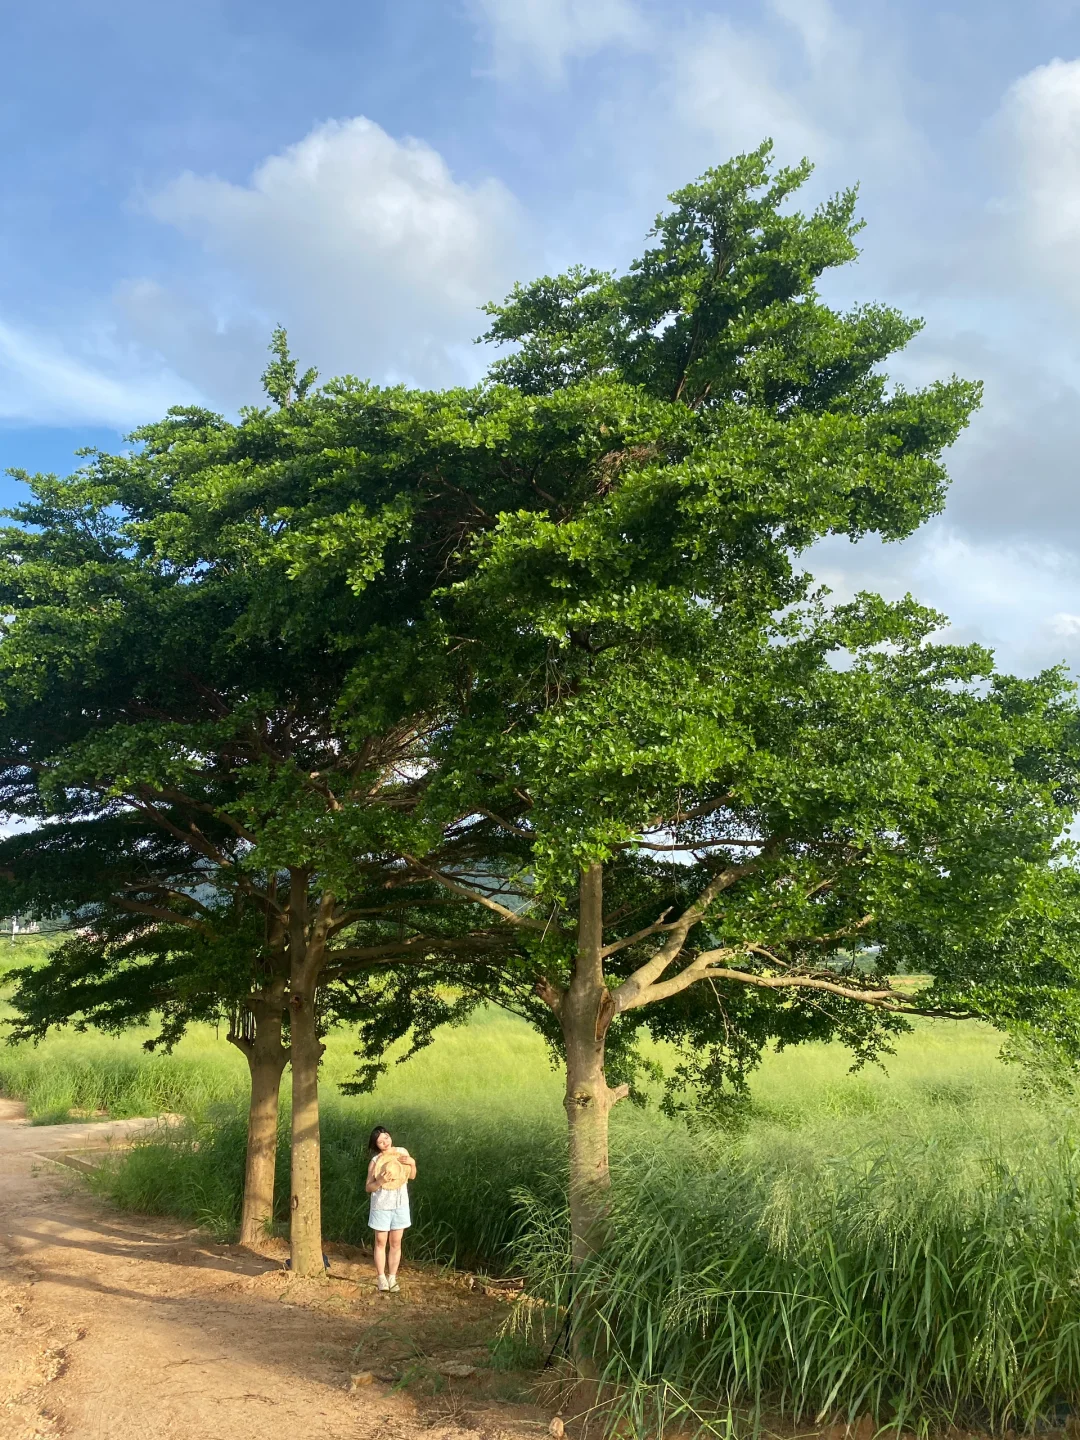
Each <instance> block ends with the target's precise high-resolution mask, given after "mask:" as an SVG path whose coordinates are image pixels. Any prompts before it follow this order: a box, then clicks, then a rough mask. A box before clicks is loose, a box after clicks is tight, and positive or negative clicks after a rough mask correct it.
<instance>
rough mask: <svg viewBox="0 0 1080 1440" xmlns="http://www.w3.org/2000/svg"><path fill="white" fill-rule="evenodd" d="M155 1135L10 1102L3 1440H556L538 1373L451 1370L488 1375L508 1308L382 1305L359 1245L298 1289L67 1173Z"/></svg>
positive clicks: (455, 1302)
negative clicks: (528, 1393)
mask: <svg viewBox="0 0 1080 1440" xmlns="http://www.w3.org/2000/svg"><path fill="white" fill-rule="evenodd" d="M143 1124H145V1122H140V1121H127V1122H118V1123H106V1124H92V1125H85V1124H79V1125H62V1126H47V1127H46V1126H41V1127H34V1126H30V1125H28V1124H27V1123H26V1121H25V1120H24V1119H23V1118H22V1111H21V1107H19V1106H17V1105H16V1104H14V1103H13V1102H11V1101H5V1100H0V1437H2V1440H31V1437H44V1436H50V1437H51V1436H60V1435H65V1436H72V1437H77V1440H159V1437H169V1440H219V1437H221V1440H226V1437H227V1440H235V1437H236V1436H237V1435H238V1434H244V1433H252V1432H253V1431H254V1432H256V1433H262V1434H264V1435H268V1436H269V1435H278V1434H291V1435H302V1436H303V1437H304V1440H345V1437H348V1440H368V1437H379V1440H418V1437H420V1436H424V1437H427V1440H481V1437H484V1440H524V1437H525V1436H529V1437H533V1440H535V1437H538V1436H546V1434H547V1433H548V1423H549V1421H550V1420H551V1417H552V1411H551V1409H538V1408H535V1407H533V1406H531V1405H526V1404H522V1403H521V1400H522V1398H523V1391H522V1383H523V1381H522V1377H514V1376H500V1375H497V1374H494V1373H493V1372H491V1371H490V1370H488V1369H485V1368H483V1366H482V1364H481V1367H480V1368H479V1369H478V1372H477V1373H476V1374H475V1375H472V1376H466V1377H463V1378H462V1377H459V1378H448V1377H446V1376H444V1375H442V1374H440V1367H445V1366H447V1365H449V1366H450V1367H451V1368H453V1366H454V1365H455V1364H456V1365H457V1366H458V1367H461V1366H467V1365H470V1364H476V1363H477V1362H482V1361H483V1359H484V1358H485V1356H486V1353H487V1352H486V1349H485V1341H486V1340H487V1339H488V1338H490V1337H491V1335H493V1334H494V1332H495V1330H496V1329H497V1326H498V1324H499V1321H500V1319H501V1318H502V1317H503V1316H504V1315H505V1312H506V1302H505V1301H504V1300H502V1299H500V1298H497V1297H493V1296H491V1295H487V1294H485V1293H483V1292H482V1291H481V1290H479V1289H476V1290H470V1289H469V1288H467V1287H466V1284H465V1282H464V1280H463V1279H462V1278H461V1277H447V1276H445V1275H442V1274H439V1273H436V1272H434V1271H427V1270H424V1269H418V1268H415V1267H410V1268H408V1269H407V1270H403V1272H402V1275H401V1284H402V1294H401V1295H400V1296H391V1297H384V1296H379V1295H377V1294H376V1293H375V1291H374V1289H373V1286H372V1283H371V1279H370V1273H371V1272H370V1263H369V1262H365V1261H364V1257H363V1256H362V1254H361V1252H358V1251H345V1250H341V1249H332V1250H331V1262H332V1264H331V1277H332V1278H331V1279H330V1280H329V1281H328V1282H326V1283H322V1282H312V1281H300V1280H292V1279H290V1278H289V1276H288V1275H287V1274H286V1273H285V1272H284V1270H283V1268H282V1266H281V1263H280V1259H279V1258H277V1257H275V1255H274V1254H272V1253H271V1254H268V1255H266V1256H254V1255H251V1254H249V1253H247V1252H245V1251H242V1250H240V1249H238V1248H236V1247H231V1246H227V1245H217V1244H214V1243H212V1242H210V1241H208V1240H207V1239H206V1237H205V1236H203V1235H200V1234H199V1233H198V1232H197V1231H192V1230H190V1229H188V1228H186V1227H183V1226H178V1225H175V1224H172V1223H170V1222H167V1221H161V1220H158V1219H146V1218H142V1217H138V1216H132V1215H128V1214H126V1213H121V1212H118V1211H116V1210H113V1209H111V1208H109V1207H108V1206H107V1205H105V1204H102V1203H100V1202H99V1201H97V1200H96V1199H95V1198H93V1197H92V1196H90V1195H89V1194H88V1193H87V1192H86V1191H85V1189H84V1188H83V1187H82V1186H81V1185H80V1184H79V1181H78V1178H77V1175H76V1174H75V1173H73V1171H72V1169H71V1168H65V1165H64V1164H63V1163H57V1159H58V1158H59V1157H63V1156H66V1157H67V1165H68V1167H70V1165H71V1164H72V1163H74V1165H75V1166H76V1167H77V1166H78V1165H79V1164H80V1163H81V1164H83V1165H85V1164H86V1163H87V1161H86V1160H81V1161H80V1159H79V1154H78V1152H85V1151H86V1150H88V1149H92V1148H98V1147H101V1146H104V1145H108V1144H110V1143H112V1144H116V1143H122V1142H123V1140H124V1138H125V1137H127V1136H129V1135H130V1134H131V1132H132V1131H133V1130H136V1129H138V1128H139V1127H140V1126H141V1125H143ZM283 1253H284V1252H283V1249H282V1254H283ZM353 1376H356V1377H357V1380H356V1381H353V1380H352V1379H351V1377H353ZM350 1387H351V1388H350Z"/></svg>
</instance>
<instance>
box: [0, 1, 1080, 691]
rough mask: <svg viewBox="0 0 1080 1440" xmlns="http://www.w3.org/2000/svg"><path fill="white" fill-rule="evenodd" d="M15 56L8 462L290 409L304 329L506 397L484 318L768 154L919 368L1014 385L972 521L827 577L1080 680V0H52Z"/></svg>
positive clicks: (954, 496)
mask: <svg viewBox="0 0 1080 1440" xmlns="http://www.w3.org/2000/svg"><path fill="white" fill-rule="evenodd" d="M0 53H3V55H4V59H5V67H4V69H5V84H4V88H3V91H2V92H0V144H2V153H3V154H4V157H5V165H4V182H5V183H4V185H3V187H2V189H0V468H3V467H8V466H10V467H16V468H22V469H27V470H31V471H33V470H46V471H57V472H61V473H64V472H67V471H69V470H71V469H73V468H74V466H75V465H76V464H77V461H76V460H75V459H74V458H73V457H74V451H75V450H76V449H78V448H79V447H80V446H85V445H89V446H99V447H103V448H114V447H117V446H119V445H120V444H121V443H122V436H123V435H124V434H126V433H127V431H129V430H130V429H131V428H132V427H134V426H135V425H137V424H139V423H140V422H142V421H146V420H150V419H153V418H156V417H157V416H160V415H161V414H162V413H163V412H164V410H165V409H166V408H167V407H168V406H169V405H172V404H177V403H183V402H186V401H198V402H200V403H203V404H207V405H210V406H212V407H214V408H215V409H219V410H223V411H225V412H230V413H231V412H232V411H234V410H235V409H236V408H237V407H238V406H240V405H243V404H245V403H249V402H252V401H256V400H257V399H258V398H259V394H260V391H259V375H260V373H261V371H262V369H263V366H264V363H265V358H266V345H267V342H268V340H269V335H270V331H271V329H272V328H273V326H274V325H275V324H278V323H281V324H284V325H286V326H287V328H288V330H289V336H290V341H291V344H292V348H293V350H294V352H295V353H296V354H297V355H298V357H299V359H300V360H301V362H302V364H303V365H304V366H307V365H309V364H314V365H316V366H317V367H318V368H319V370H320V372H321V374H322V375H323V377H330V376H332V375H336V374H342V373H350V374H355V375H361V376H364V377H370V378H372V379H375V380H377V381H406V382H411V383H417V384H423V385H440V384H447V383H457V382H459V381H469V380H473V379H475V378H477V377H478V376H479V375H480V374H481V373H482V370H483V368H484V364H485V357H484V351H483V349H482V347H477V346H476V345H475V344H474V343H473V342H474V340H475V337H476V336H477V334H478V333H479V332H480V331H481V330H482V329H483V328H484V317H483V315H482V314H481V313H480V308H479V307H480V306H481V305H482V304H483V303H484V302H485V301H487V300H492V299H498V298H500V297H501V296H502V295H503V294H505V292H506V291H507V290H508V289H509V287H510V286H511V285H512V283H513V282H514V281H515V280H516V279H528V278H531V277H532V276H534V275H536V274H539V273H550V272H552V271H555V270H558V269H562V268H565V267H566V266H567V265H569V264H572V263H574V262H579V261H580V262H582V263H584V264H587V265H595V266H599V267H601V268H606V267H617V266H622V265H625V264H626V263H627V262H628V261H629V260H630V259H631V258H633V256H634V255H636V254H638V253H640V250H641V248H642V243H643V238H644V235H645V232H646V231H647V229H648V227H649V225H650V223H651V221H652V219H653V217H654V216H655V214H656V212H657V211H658V210H659V209H660V208H661V206H662V204H663V201H664V197H665V196H666V195H667V194H668V193H669V192H670V191H671V190H673V189H674V188H676V187H677V186H679V185H682V184H685V183H686V182H687V181H689V180H691V179H693V178H694V177H695V176H696V175H698V174H699V173H700V172H701V171H703V170H704V169H705V168H706V167H708V166H709V165H713V164H717V163H720V162H722V161H723V160H725V159H727V158H728V157H730V156H731V155H732V154H735V153H738V152H739V151H742V150H745V149H748V148H751V147H753V146H755V145H757V144H758V143H759V142H760V141H761V140H762V139H763V138H764V137H765V136H771V137H772V138H773V140H774V141H775V144H776V149H777V154H778V157H779V159H780V160H782V161H784V162H792V161H795V160H798V159H799V158H801V157H802V156H803V155H806V156H809V158H810V159H811V160H813V161H814V162H815V165H816V167H817V168H816V170H815V173H814V176H813V179H812V180H811V182H810V184H809V186H808V187H807V200H808V203H813V202H815V201H817V200H819V199H821V198H823V197H825V196H827V195H828V194H830V193H832V192H833V191H835V190H837V189H841V188H846V187H847V186H849V185H851V184H854V183H858V185H859V187H860V211H861V214H862V215H863V217H864V218H865V220H866V222H867V223H866V229H865V230H864V232H863V234H862V236H861V239H860V243H861V245H862V254H861V257H860V260H859V262H858V263H857V264H856V265H854V266H852V267H849V268H848V269H846V270H845V271H843V272H839V273H837V274H836V275H833V276H831V277H829V279H828V282H827V286H826V294H827V295H828V297H829V298H830V300H833V301H835V303H837V304H839V305H847V304H851V303H854V302H857V301H861V300H879V301H886V302H888V303H892V304H895V305H898V306H899V307H901V308H902V309H904V310H905V311H906V312H908V313H911V314H915V315H918V316H921V317H923V319H924V320H925V322H926V323H925V329H924V331H923V332H922V334H921V335H920V336H919V337H918V339H917V340H916V341H914V342H913V343H912V345H911V346H910V347H909V348H908V350H907V351H906V352H905V353H904V354H903V355H901V356H899V357H896V358H895V360H894V361H893V362H892V363H891V364H890V367H889V370H890V374H892V375H893V376H894V377H895V378H896V379H897V380H898V381H901V382H903V383H907V384H916V383H924V382H926V381H928V380H931V379H933V378H936V377H947V376H948V375H950V374H953V373H957V374H960V375H963V376H965V377H967V378H972V379H980V380H982V381H983V382H984V385H985V400H984V404H983V408H982V410H981V412H980V413H979V415H978V416H977V417H976V419H975V420H974V422H973V424H972V425H971V427H970V429H969V430H968V431H967V432H966V433H965V435H964V436H963V438H962V439H961V441H960V442H959V443H958V445H957V446H956V447H955V449H954V450H953V452H952V453H951V456H950V461H949V468H950V472H951V474H952V477H953V483H952V487H951V491H950V496H949V500H948V504H947V507H946V510H945V513H944V514H943V515H942V516H941V517H940V518H938V519H936V520H935V521H933V522H932V523H931V524H929V525H927V526H925V527H924V528H923V529H922V530H921V531H920V532H919V534H918V535H917V536H914V537H912V539H910V540H908V541H906V542H904V543H903V544H899V545H882V544H879V543H877V542H876V541H872V540H871V541H866V542H863V543H862V544H860V545H857V546H852V545H850V544H848V543H847V542H839V541H832V542H827V543H825V544H823V545H822V546H820V547H819V548H818V550H817V551H816V552H815V554H814V555H813V557H812V565H813V568H814V570H815V572H816V574H817V575H818V576H819V577H820V578H821V579H822V580H824V581H825V582H826V583H828V584H829V585H830V586H832V588H833V590H834V593H836V594H837V595H838V596H840V597H843V596H846V595H848V594H850V593H851V592H852V591H854V590H857V589H873V590H876V591H879V592H881V593H883V594H886V595H889V596H896V595H902V594H904V593H905V592H906V591H911V592H912V593H913V594H914V595H915V596H916V597H917V598H918V599H920V600H922V601H924V602H925V603H927V604H930V605H933V606H935V607H936V608H938V609H940V610H942V611H943V612H944V613H945V614H946V615H948V616H949V619H950V627H951V634H952V636H953V637H954V638H957V639H959V640H978V641H981V642H982V643H985V644H988V645H991V646H992V647H993V648H994V649H995V650H996V652H997V655H998V658H999V663H1000V664H1001V666H1002V667H1003V668H1006V669H1010V670H1016V671H1020V672H1022V673H1032V672H1033V671H1035V670H1037V669H1039V668H1041V667H1043V666H1045V665H1049V664H1055V663H1059V662H1062V663H1066V664H1068V665H1070V666H1071V667H1072V668H1073V669H1074V670H1075V671H1076V672H1077V674H1078V675H1080V564H1078V560H1080V484H1078V483H1077V479H1078V477H1077V459H1078V456H1080V403H1078V401H1080V394H1078V391H1080V0H1027V3H1026V4H1025V5H1023V6H1021V5H1018V4H1017V3H1016V0H954V3H952V4H940V3H939V4H935V5H931V4H929V3H925V0H738V3H735V0H731V3H723V0H351V3H349V4H345V3H338V0H309V3H308V4H307V5H306V6H298V5H296V4H295V3H291V0H290V3H284V0H258V3H256V0H185V3H184V5H183V6H180V5H177V4H175V3H170V0H160V3H158V4H155V5H147V4H145V3H144V0H138V3H136V0H37V3H36V4H35V5H34V6H20V7H15V6H5V7H4V15H3V17H2V18H0ZM19 492H20V486H19V484H18V482H17V481H15V480H12V479H2V478H0V502H3V503H12V502H13V501H14V500H15V499H16V498H17V496H18V494H19Z"/></svg>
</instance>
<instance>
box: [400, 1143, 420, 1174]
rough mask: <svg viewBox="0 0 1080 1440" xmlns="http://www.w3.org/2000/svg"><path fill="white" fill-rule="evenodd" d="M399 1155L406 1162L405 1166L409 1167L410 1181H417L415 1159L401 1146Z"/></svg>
mask: <svg viewBox="0 0 1080 1440" xmlns="http://www.w3.org/2000/svg"><path fill="white" fill-rule="evenodd" d="M398 1155H399V1156H400V1157H401V1159H402V1160H404V1162H405V1164H406V1165H407V1166H408V1167H409V1179H410V1180H415V1179H416V1161H415V1160H414V1159H413V1157H412V1156H411V1155H410V1154H409V1152H408V1150H406V1149H405V1147H404V1146H403V1145H400V1146H399V1147H398Z"/></svg>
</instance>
